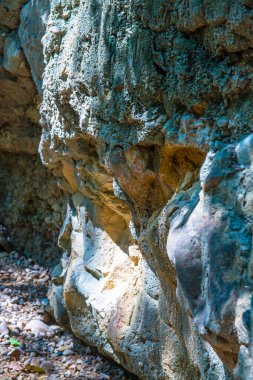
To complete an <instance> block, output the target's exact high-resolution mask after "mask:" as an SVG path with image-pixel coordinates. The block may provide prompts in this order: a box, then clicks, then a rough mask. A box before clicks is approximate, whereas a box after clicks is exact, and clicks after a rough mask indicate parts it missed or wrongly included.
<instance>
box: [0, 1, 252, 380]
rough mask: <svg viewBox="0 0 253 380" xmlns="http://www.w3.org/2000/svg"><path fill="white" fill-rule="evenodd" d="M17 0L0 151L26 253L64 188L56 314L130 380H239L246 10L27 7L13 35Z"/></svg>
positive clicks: (48, 223)
mask: <svg viewBox="0 0 253 380" xmlns="http://www.w3.org/2000/svg"><path fill="white" fill-rule="evenodd" d="M4 3H6V2H4ZM23 3H24V2H22V1H16V2H13V1H12V2H10V4H9V5H8V6H4V14H7V13H6V12H7V11H6V9H7V8H8V9H10V7H12V8H11V9H12V12H13V18H11V17H9V16H8V17H6V19H5V17H3V21H2V20H1V24H2V28H3V30H4V38H3V39H1V40H0V48H1V49H2V50H1V51H2V52H3V55H4V57H3V60H2V62H3V64H2V66H1V73H2V77H1V78H2V84H3V86H2V88H3V93H4V94H5V96H4V98H3V102H2V106H1V116H2V120H3V122H2V124H1V133H2V135H1V136H3V138H1V136H0V149H1V151H3V152H8V153H7V154H5V153H4V154H3V158H2V160H3V161H2V162H3V167H4V168H6V169H5V170H6V171H5V172H4V175H3V178H4V181H5V182H6V183H7V184H9V182H10V181H7V180H6V178H8V175H7V174H6V173H7V172H8V171H9V168H11V173H14V174H12V178H14V179H15V180H14V183H15V184H16V183H19V186H18V189H20V188H21V185H20V184H21V183H24V180H23V179H18V173H20V171H21V168H20V164H19V166H18V167H17V168H15V169H14V167H15V166H14V164H13V163H10V162H11V158H8V160H7V158H6V157H14V158H13V160H14V159H15V157H16V156H14V154H15V155H17V154H19V155H20V156H21V157H22V160H21V161H22V163H23V164H24V163H26V164H24V165H23V166H24V169H22V170H23V171H22V172H23V173H24V177H25V178H27V179H28V178H29V179H28V180H27V182H28V185H29V184H30V183H32V184H33V185H32V191H31V192H29V197H28V196H27V197H26V196H24V197H23V199H24V200H23V203H21V202H20V201H19V203H18V204H19V205H20V204H22V205H24V209H25V210H26V212H27V216H28V218H27V220H31V213H32V210H34V209H35V208H36V214H35V219H34V220H35V222H34V221H33V223H28V224H27V226H28V227H29V228H30V229H31V231H38V230H37V229H36V228H37V227H36V226H39V228H41V230H42V231H43V234H41V236H42V238H41V240H38V236H39V235H38V233H37V232H36V234H35V235H36V237H37V242H40V244H42V243H43V242H45V241H46V242H48V243H49V244H50V242H51V241H52V239H53V235H55V234H56V231H57V228H58V225H59V223H60V211H61V196H62V193H61V192H60V190H59V189H58V190H56V187H55V185H54V182H53V179H52V177H51V175H52V174H53V175H54V176H56V177H57V179H58V184H59V186H60V188H61V189H62V190H63V192H64V193H65V194H66V193H67V194H68V195H67V197H66V198H67V203H68V206H67V212H66V218H65V221H64V223H63V226H62V229H61V231H60V234H59V242H58V244H59V246H60V247H61V249H62V250H63V251H64V253H63V256H62V259H61V262H60V265H59V264H58V266H57V268H55V270H54V272H53V279H52V285H51V289H50V292H49V300H50V303H51V308H52V309H53V312H54V315H55V318H56V319H57V321H58V322H59V323H60V324H62V325H63V326H65V327H66V328H71V329H72V331H73V332H74V334H76V335H77V336H79V337H80V338H82V339H83V340H84V341H86V342H87V343H89V344H90V345H94V346H97V347H98V350H99V351H100V352H101V353H103V354H105V355H107V356H110V357H111V358H113V359H114V360H116V361H117V362H119V363H121V364H122V365H123V366H124V367H125V368H127V369H128V370H129V371H131V372H133V373H135V374H137V376H138V377H139V378H142V379H152V380H153V379H160V380H162V379H173V380H176V379H178V380H181V379H182V380H183V379H189V380H191V379H205V380H215V379H217V380H218V379H219V380H220V379H224V380H225V379H226V380H228V379H233V378H239V379H242V380H245V379H247V380H248V379H251V378H252V367H253V360H252V355H253V354H252V352H253V351H252V349H253V342H252V336H253V334H252V332H253V331H252V326H253V324H252V301H251V299H252V273H251V272H252V199H253V197H252V181H253V171H252V167H253V166H252V154H253V153H252V152H253V149H252V145H253V144H252V106H253V104H252V79H253V68H252V64H253V61H252V48H253V37H252V33H251V32H252V27H253V23H252V10H253V4H252V1H249V0H240V1H232V2H231V1H229V0H222V1H213V2H208V1H205V0H193V1H188V0H185V1H181V0H169V1H163V0H159V1H158V0H137V1H134V2H132V1H130V0H122V1H119V0H112V1H109V0H108V1H107V0H106V1H99V0H64V1H58V0H51V1H49V2H47V1H42V2H41V1H34V0H30V1H28V2H27V3H26V4H25V5H24V6H23V8H22V11H21V25H20V27H19V32H18V33H17V28H18V25H19V11H20V8H21V6H22V5H23ZM14 5H15V6H14ZM1 6H2V5H1ZM0 19H2V18H1V17H0ZM18 36H19V37H18ZM19 39H20V41H21V42H20V41H19ZM40 40H41V41H42V44H43V57H44V61H43V58H42V51H41V42H40ZM6 41H7V42H8V41H10V44H9V45H8V46H7V45H6V43H7V42H6ZM22 49H23V52H22ZM23 53H24V54H25V55H26V58H27V61H28V63H29V65H30V69H31V72H32V76H30V74H29V71H27V70H28V65H27V62H26V61H25V58H24V55H23ZM42 73H43V74H42ZM28 74H29V76H28ZM14 78H15V81H14V80H13V79H14ZM32 78H33V80H34V81H35V83H36V86H37V89H36V87H35V86H34V83H33V80H32ZM14 82H15V83H14ZM14 89H15V95H14ZM37 91H38V92H39V94H40V95H41V97H42V103H41V105H40V117H41V120H40V123H41V127H42V131H41V130H40V129H39V127H38V114H37V105H38V104H39V103H40V99H39V97H37ZM11 110H15V112H14V111H13V112H11ZM21 122H22V123H21ZM18 125H22V127H23V128H22V131H21V129H20V128H19V129H18ZM39 137H41V139H40V148H39V149H40V156H41V159H42V162H43V163H44V164H45V165H46V166H47V167H48V169H49V170H50V171H51V174H50V175H49V174H48V177H47V176H46V174H45V176H44V173H45V172H44V171H43V170H44V169H42V168H41V167H39V163H38V161H37V157H36V152H35V151H36V149H37V144H38V138H39ZM19 140H20V142H21V143H20V144H19V143H18V141H19ZM24 154H25V155H26V157H28V159H27V158H26V160H24V159H23V157H24ZM31 156H32V157H34V161H33V168H35V170H34V172H31V170H30V168H29V165H28V164H27V163H28V162H29V160H30V159H31V158H30V157H31ZM35 162H36V163H35ZM31 173H33V174H31ZM41 173H43V175H42V174H41ZM41 181H42V182H41ZM51 181H52V182H51ZM42 184H43V185H44V187H43V186H42ZM15 186H16V185H15ZM9 188H10V185H9ZM11 188H12V187H11ZM34 189H37V190H36V191H35V190H34ZM16 191H17V190H15V191H14V190H13V192H12V191H9V192H8V194H11V196H10V198H8V197H7V195H6V196H5V198H4V199H5V201H4V202H3V204H4V205H6V204H11V205H14V204H15V202H16V199H20V198H17V197H16V195H15V193H16ZM5 194H7V193H5ZM12 194H13V195H12ZM21 194H23V195H25V194H26V191H23V190H22V192H21ZM30 194H32V195H30ZM9 199H11V202H9ZM21 199H22V197H21ZM59 200H60V202H59ZM8 202H9V203H8ZM27 205H30V206H31V208H30V207H28V208H27ZM38 205H39V207H38ZM5 207H6V206H5ZM19 207H20V206H19ZM13 208H14V207H13V206H11V207H10V209H13ZM18 209H20V208H18ZM45 210H46V215H45V214H44V213H45ZM0 211H1V210H0ZM0 215H1V214H0ZM21 215H22V212H21ZM2 220H3V222H2ZM17 220H20V219H19V218H18V219H17ZM0 222H1V223H3V224H6V226H7V227H8V226H11V225H12V224H11V221H10V220H9V219H8V218H7V217H6V216H5V217H4V218H1V219H0ZM4 222H5V223H4ZM16 224H18V223H16ZM21 226H22V228H23V225H22V224H21ZM25 231H27V229H26V230H25ZM24 237H25V238H26V237H27V232H25V234H24ZM40 244H39V245H40ZM40 246H42V245H40ZM48 252H52V247H51V245H50V249H49V251H48Z"/></svg>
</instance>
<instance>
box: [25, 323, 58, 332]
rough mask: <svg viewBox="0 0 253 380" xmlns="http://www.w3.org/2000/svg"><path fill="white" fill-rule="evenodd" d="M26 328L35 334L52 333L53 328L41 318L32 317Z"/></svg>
mask: <svg viewBox="0 0 253 380" xmlns="http://www.w3.org/2000/svg"><path fill="white" fill-rule="evenodd" d="M25 330H31V332H32V333H33V334H36V335H37V334H47V333H51V332H52V329H51V328H50V327H49V326H48V325H46V324H45V323H44V322H42V321H40V320H39V319H32V320H31V321H30V322H28V323H27V324H26V326H25Z"/></svg>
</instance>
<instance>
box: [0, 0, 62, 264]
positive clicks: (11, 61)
mask: <svg viewBox="0 0 253 380" xmlns="http://www.w3.org/2000/svg"><path fill="white" fill-rule="evenodd" d="M25 2H26V1H17V0H15V1H9V0H8V1H5V0H3V1H1V4H0V29H1V33H0V92H1V96H0V193H1V195H0V225H2V226H4V227H1V229H2V230H4V231H5V235H6V236H5V241H7V242H8V250H12V249H17V250H19V251H24V252H25V254H27V255H30V256H34V257H35V256H36V258H37V259H41V260H44V259H46V260H48V261H52V260H55V259H56V258H57V257H58V255H59V250H58V249H57V247H56V242H57V235H58V233H59V230H60V226H61V224H62V220H63V218H62V205H63V195H62V191H61V190H60V189H59V188H58V186H57V181H56V179H55V178H54V177H53V176H52V175H51V174H50V173H49V172H48V171H47V169H46V168H45V167H43V165H42V164H41V162H40V159H39V155H38V147H39V141H40V135H41V127H40V126H39V111H38V106H39V104H40V102H41V99H40V97H39V95H38V93H37V89H36V87H35V84H34V81H33V79H32V76H31V70H30V69H31V67H30V66H29V65H28V63H27V60H26V57H25V54H24V50H23V47H22V40H23V38H25V33H24V26H23V25H22V27H20V12H21V9H22V5H23V4H24V3H25ZM30 3H31V4H33V5H34V3H35V2H34V1H31V2H30ZM28 6H29V4H26V5H25V6H24V8H23V10H22V13H24V12H25V9H27V8H28ZM31 22H33V23H37V18H36V17H34V19H33V20H31ZM29 25H30V24H29ZM19 30H20V33H19ZM26 33H27V34H30V35H31V36H32V34H31V33H30V31H29V27H28V26H26ZM20 36H21V38H20ZM26 40H27V43H29V42H28V39H26ZM23 41H24V40H23ZM38 50H40V55H41V57H42V47H41V48H40V47H39V46H38ZM41 74H42V71H41V72H40V73H39V74H38V75H39V76H40V81H41V79H42V78H41ZM0 247H2V248H4V249H6V244H4V243H3V241H1V242H0Z"/></svg>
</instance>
